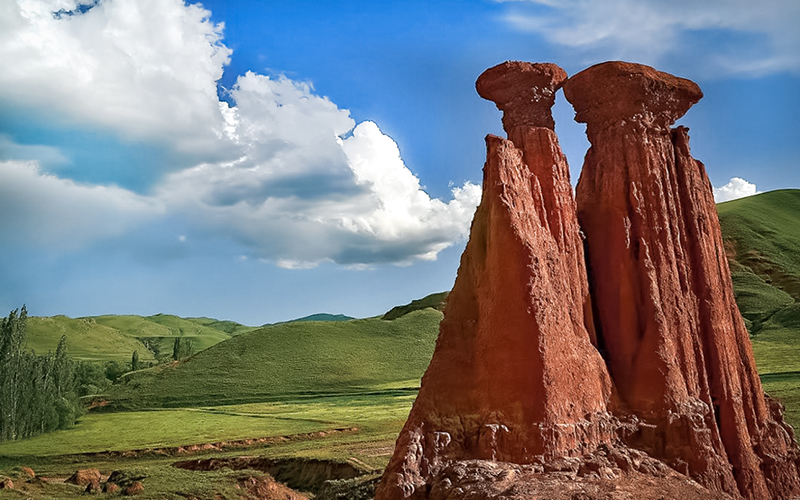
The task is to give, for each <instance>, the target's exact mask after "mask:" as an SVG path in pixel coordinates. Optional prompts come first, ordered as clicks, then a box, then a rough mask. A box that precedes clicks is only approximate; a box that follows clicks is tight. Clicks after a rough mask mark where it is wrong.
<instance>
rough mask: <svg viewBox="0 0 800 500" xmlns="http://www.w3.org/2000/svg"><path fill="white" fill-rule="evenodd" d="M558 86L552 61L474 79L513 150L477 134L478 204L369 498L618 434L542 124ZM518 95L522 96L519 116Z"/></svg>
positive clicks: (560, 74)
mask: <svg viewBox="0 0 800 500" xmlns="http://www.w3.org/2000/svg"><path fill="white" fill-rule="evenodd" d="M565 77H566V74H565V73H564V71H563V70H562V69H561V68H559V67H557V66H555V65H553V64H531V63H505V64H501V65H500V66H497V67H494V68H491V69H489V70H487V71H486V72H485V73H484V74H483V75H482V76H481V77H480V78H479V79H478V83H477V88H478V91H479V92H480V94H481V95H482V96H484V97H487V98H490V99H496V102H497V105H498V107H499V108H500V109H503V110H504V111H506V115H505V117H504V120H503V122H504V125H505V127H506V131H507V133H508V134H509V136H510V137H513V141H514V142H512V141H510V140H506V139H502V138H500V137H495V136H489V137H487V139H486V144H487V160H486V165H485V166H484V179H483V199H482V201H481V204H480V206H479V207H478V209H477V212H476V214H475V218H474V220H473V222H472V229H471V234H470V239H469V243H468V244H467V247H466V249H465V251H464V254H463V255H462V257H461V266H460V268H459V271H458V277H457V278H456V282H455V286H454V287H453V290H452V292H451V293H450V295H449V297H448V299H447V305H446V307H445V311H444V315H445V317H444V320H443V321H442V323H441V327H440V333H439V339H438V340H437V343H436V349H435V352H434V354H433V359H432V360H431V364H430V366H429V367H428V370H427V371H426V373H425V376H424V377H423V379H422V387H421V389H420V393H419V397H418V398H417V400H416V402H415V403H414V407H413V408H412V410H411V414H410V415H409V418H408V421H407V422H406V425H405V427H404V428H403V430H402V432H401V434H400V437H399V438H398V442H397V447H396V449H395V453H394V456H393V457H392V459H391V462H390V464H389V466H388V468H387V470H386V472H385V473H384V477H383V481H382V483H381V485H380V486H379V489H378V492H377V495H376V498H377V499H379V500H389V499H401V498H415V499H418V498H427V495H428V492H427V489H428V487H429V485H430V482H431V478H432V477H433V476H434V475H436V474H437V473H438V472H439V470H440V469H441V468H442V467H443V466H445V465H446V464H448V463H450V462H452V461H457V460H469V459H485V460H497V461H503V462H514V463H519V464H526V463H533V462H536V461H538V460H542V459H547V458H552V457H556V456H570V455H581V454H583V453H586V452H588V451H591V450H593V449H594V448H595V447H596V446H597V445H598V444H600V443H602V442H604V441H606V440H608V439H609V438H610V437H611V436H612V435H613V433H614V431H615V427H614V425H613V424H612V420H613V419H612V417H611V416H610V415H609V413H608V412H607V411H606V408H607V406H608V401H609V399H610V397H611V382H610V378H609V375H608V372H607V371H606V368H605V366H604V363H603V360H602V358H601V357H600V355H599V353H598V351H597V349H596V348H595V346H594V345H593V344H592V341H591V338H590V332H589V331H588V330H587V327H586V325H587V324H588V325H592V321H591V318H590V317H587V314H589V313H590V312H591V307H590V302H589V298H588V285H587V280H586V268H585V264H584V260H583V245H582V241H581V237H580V231H579V228H578V225H577V218H576V216H575V202H574V200H573V197H572V188H571V185H570V181H569V169H568V166H567V162H566V158H565V157H564V155H563V153H562V152H561V149H560V147H559V145H558V140H557V138H556V135H555V132H554V131H553V121H552V118H551V117H550V106H551V105H552V103H553V100H554V93H555V91H556V90H557V89H558V88H559V87H560V86H561V84H562V82H563V80H564V79H565ZM515 96H524V98H523V99H522V101H523V102H524V106H522V107H521V109H520V107H516V108H515V107H514V106H513V105H512V104H510V103H513V102H514V101H515V99H517V98H516V97H515ZM535 96H544V97H543V98H542V99H538V100H537V99H536V98H535ZM523 110H525V111H524V112H523ZM592 334H593V330H592Z"/></svg>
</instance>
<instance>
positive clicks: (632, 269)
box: [564, 62, 800, 499]
mask: <svg viewBox="0 0 800 500" xmlns="http://www.w3.org/2000/svg"><path fill="white" fill-rule="evenodd" d="M564 92H565V95H566V97H567V99H568V100H569V101H570V102H571V103H572V104H573V106H574V107H575V110H576V120H577V121H579V122H584V123H586V125H587V135H588V138H589V141H590V143H591V149H590V150H589V152H588V153H587V155H586V160H585V164H584V167H583V171H582V174H581V178H580V181H579V183H578V187H577V194H576V198H577V204H578V217H579V219H580V224H581V227H582V228H583V231H584V232H585V234H586V237H587V241H588V246H587V248H588V251H587V253H588V255H587V260H588V263H589V268H590V270H591V271H590V275H591V285H592V286H591V291H592V295H593V297H594V303H595V311H596V312H597V314H596V319H597V325H598V331H599V332H600V333H599V340H598V342H599V346H600V348H601V349H602V351H603V352H604V356H605V358H606V359H607V362H608V368H609V371H610V373H611V376H612V378H613V380H614V383H615V387H616V389H617V391H618V394H619V407H617V408H615V409H614V411H615V413H617V414H624V413H629V414H632V415H633V416H634V420H636V421H637V430H636V431H634V432H631V433H630V434H629V435H628V436H626V439H627V442H628V444H629V445H631V446H634V447H637V448H640V449H642V450H645V451H647V452H648V453H649V454H651V455H652V456H654V457H658V458H660V459H663V460H664V461H665V462H666V463H668V464H669V465H670V466H671V467H673V468H674V469H676V470H678V471H681V472H684V473H686V474H687V475H689V476H690V477H692V478H694V479H695V480H697V481H698V482H700V483H701V484H703V485H705V486H706V487H707V488H709V489H711V490H714V491H723V492H727V493H729V494H731V495H737V494H741V495H742V496H744V497H746V498H753V499H771V498H774V499H779V498H789V497H791V496H792V495H797V494H800V481H798V469H797V463H798V458H797V457H798V454H797V446H796V444H795V442H794V439H793V433H792V430H791V428H790V427H789V426H787V425H786V424H784V423H783V420H782V416H781V410H780V408H779V405H777V404H776V403H774V402H771V401H770V400H769V399H765V397H764V394H763V391H762V388H761V384H760V381H759V378H758V374H757V373H756V367H755V362H754V359H753V353H752V347H751V344H750V341H749V339H748V335H747V331H746V329H745V326H744V323H743V321H742V318H741V316H740V314H739V312H738V309H737V307H736V303H735V302H734V297H733V288H732V285H731V278H730V272H729V268H728V265H727V262H726V258H725V251H724V248H723V243H722V237H721V233H720V227H719V221H718V219H717V214H716V209H715V205H714V199H713V195H712V189H711V185H710V183H709V181H708V177H707V176H706V173H705V170H704V167H703V165H702V163H700V162H699V161H697V160H695V159H694V158H692V156H691V154H690V152H689V136H688V133H687V132H688V129H686V128H685V127H678V128H676V129H670V126H671V125H672V124H673V123H674V122H675V120H677V119H678V118H680V117H681V116H682V115H683V114H684V113H685V112H686V111H687V110H688V109H689V107H690V106H692V105H693V104H694V103H695V102H697V101H698V100H699V99H700V98H701V97H702V93H701V91H700V89H699V88H698V87H697V85H695V84H694V83H693V82H691V81H689V80H685V79H681V78H676V77H674V76H672V75H668V74H666V73H662V72H659V71H656V70H654V69H653V68H650V67H647V66H642V65H638V64H629V63H622V62H609V63H603V64H599V65H596V66H593V67H591V68H588V69H586V70H584V71H582V72H580V73H578V74H576V75H574V76H573V77H571V78H570V79H569V81H568V82H567V83H566V84H565V85H564Z"/></svg>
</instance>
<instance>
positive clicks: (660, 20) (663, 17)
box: [500, 0, 800, 75]
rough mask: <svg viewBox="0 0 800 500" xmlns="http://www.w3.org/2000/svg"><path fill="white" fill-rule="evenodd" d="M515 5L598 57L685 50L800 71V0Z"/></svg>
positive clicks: (743, 64)
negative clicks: (799, 25) (799, 29)
mask: <svg viewBox="0 0 800 500" xmlns="http://www.w3.org/2000/svg"><path fill="white" fill-rule="evenodd" d="M500 1H502V0H500ZM508 7H509V10H508V12H507V14H506V18H507V20H508V21H509V22H510V23H511V24H512V25H513V26H515V27H516V28H518V29H521V30H526V31H532V32H537V33H541V34H542V35H543V36H544V37H545V38H546V39H547V40H549V41H550V42H552V43H555V44H558V45H561V46H565V47H569V48H572V49H578V50H580V51H584V52H585V53H586V54H587V55H588V56H590V57H592V58H598V57H599V58H604V59H629V60H637V61H642V62H648V63H650V64H656V63H659V62H661V60H662V59H665V58H669V57H674V56H677V57H679V58H681V59H683V60H687V59H693V60H696V61H698V62H699V64H700V65H702V66H698V68H697V69H703V68H708V69H709V70H711V71H714V72H720V71H722V72H724V73H726V74H737V73H739V74H753V75H761V74H767V73H773V72H779V71H792V72H795V73H798V72H800V51H798V50H797V48H798V47H800V31H798V30H797V25H798V23H800V3H798V2H786V1H784V0H764V1H761V2H751V1H748V0H711V1H706V2H695V1H692V0H674V1H671V2H664V1H661V0H563V1H562V0H559V1H554V0H523V1H514V2H510V3H509V6H508ZM704 35H706V36H708V38H706V39H704V38H703V36H704ZM682 56H691V57H682Z"/></svg>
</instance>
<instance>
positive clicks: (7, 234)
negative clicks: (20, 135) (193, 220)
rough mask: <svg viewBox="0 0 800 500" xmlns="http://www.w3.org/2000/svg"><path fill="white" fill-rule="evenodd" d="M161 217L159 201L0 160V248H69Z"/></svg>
mask: <svg viewBox="0 0 800 500" xmlns="http://www.w3.org/2000/svg"><path fill="white" fill-rule="evenodd" d="M163 213H164V207H163V205H162V204H161V203H160V202H158V200H155V199H151V198H146V197H142V196H139V195H136V194H134V193H131V192H130V191H126V190H124V189H121V188H118V187H114V186H88V185H82V184H78V183H75V182H72V181H70V180H68V179H61V178H59V177H56V176H53V175H48V174H44V173H42V172H40V171H39V168H38V166H37V165H36V164H35V163H30V162H20V161H5V162H0V228H2V230H1V231H0V244H9V243H10V244H14V245H22V246H45V247H51V248H52V249H53V250H54V251H59V250H72V249H76V248H81V247H84V246H86V245H89V244H91V243H93V242H94V241H96V240H97V239H99V238H108V237H115V236H120V235H123V234H125V233H126V232H128V231H130V230H132V229H134V228H136V227H139V226H141V225H142V224H145V223H147V222H150V221H152V220H154V219H156V218H158V217H160V216H161V215H162V214H163Z"/></svg>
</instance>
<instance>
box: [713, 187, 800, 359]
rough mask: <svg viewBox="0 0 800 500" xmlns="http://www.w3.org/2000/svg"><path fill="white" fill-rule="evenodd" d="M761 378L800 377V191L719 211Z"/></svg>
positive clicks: (762, 196) (739, 202)
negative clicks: (794, 374) (787, 374)
mask: <svg viewBox="0 0 800 500" xmlns="http://www.w3.org/2000/svg"><path fill="white" fill-rule="evenodd" d="M717 209H718V211H719V217H720V224H721V225H722V234H723V236H724V239H725V250H726V252H727V254H728V261H729V263H730V266H731V275H732V277H733V285H734V292H735V294H736V302H737V304H738V306H739V310H740V311H741V313H742V316H743V317H744V318H745V322H746V323H747V327H748V330H749V331H750V334H751V336H752V340H753V349H754V350H755V352H756V360H757V362H758V368H759V373H761V374H762V375H767V374H770V373H785V372H791V371H798V372H800V190H794V189H786V190H780V191H771V192H768V193H762V194H759V195H755V196H750V197H748V198H742V199H739V200H734V201H729V202H726V203H720V204H719V205H718V206H717Z"/></svg>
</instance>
